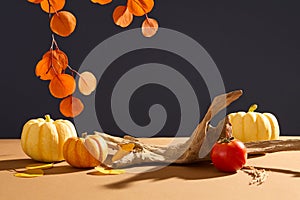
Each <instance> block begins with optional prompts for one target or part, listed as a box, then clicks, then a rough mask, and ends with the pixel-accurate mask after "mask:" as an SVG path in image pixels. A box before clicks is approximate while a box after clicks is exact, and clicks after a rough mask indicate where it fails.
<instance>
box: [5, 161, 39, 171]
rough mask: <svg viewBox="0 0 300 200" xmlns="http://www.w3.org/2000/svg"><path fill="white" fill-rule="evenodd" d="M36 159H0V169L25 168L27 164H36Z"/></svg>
mask: <svg viewBox="0 0 300 200" xmlns="http://www.w3.org/2000/svg"><path fill="white" fill-rule="evenodd" d="M34 163H36V161H34V160H32V159H29V158H28V159H14V160H0V171H2V170H13V169H20V168H24V167H25V166H26V165H29V164H34Z"/></svg>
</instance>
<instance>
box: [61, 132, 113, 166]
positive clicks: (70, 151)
mask: <svg viewBox="0 0 300 200" xmlns="http://www.w3.org/2000/svg"><path fill="white" fill-rule="evenodd" d="M63 155H64V158H65V160H66V161H67V162H68V163H69V164H70V165H71V166H73V167H76V168H92V167H96V166H98V165H99V164H101V163H103V162H104V160H105V159H106V157H107V155H108V147H107V144H106V142H105V141H104V140H103V138H101V137H100V136H95V135H89V136H87V137H86V138H78V137H72V138H69V139H68V140H67V141H66V142H65V144H64V147H63Z"/></svg>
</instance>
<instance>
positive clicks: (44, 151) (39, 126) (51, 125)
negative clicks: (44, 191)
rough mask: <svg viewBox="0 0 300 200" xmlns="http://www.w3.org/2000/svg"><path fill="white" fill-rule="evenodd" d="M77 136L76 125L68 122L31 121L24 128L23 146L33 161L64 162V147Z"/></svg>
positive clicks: (47, 119) (60, 120) (48, 118)
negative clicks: (71, 138) (66, 142)
mask: <svg viewBox="0 0 300 200" xmlns="http://www.w3.org/2000/svg"><path fill="white" fill-rule="evenodd" d="M75 136H77V133H76V130H75V127H74V125H73V124H72V123H71V122H70V121H68V120H62V119H59V120H55V121H54V120H52V119H50V116H49V115H46V119H42V118H38V119H31V120H29V121H28V122H26V123H25V125H24V126H23V130H22V134H21V146H22V149H23V151H24V152H25V153H26V154H27V155H28V156H29V157H31V158H32V159H34V160H37V161H41V162H55V161H61V160H64V157H63V145H64V142H65V141H66V140H67V139H68V138H70V137H75Z"/></svg>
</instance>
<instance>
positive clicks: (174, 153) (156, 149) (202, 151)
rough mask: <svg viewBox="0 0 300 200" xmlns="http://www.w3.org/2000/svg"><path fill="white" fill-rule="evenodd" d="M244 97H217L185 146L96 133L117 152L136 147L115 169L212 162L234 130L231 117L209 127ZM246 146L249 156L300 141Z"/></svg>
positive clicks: (236, 94) (287, 147)
mask: <svg viewBox="0 0 300 200" xmlns="http://www.w3.org/2000/svg"><path fill="white" fill-rule="evenodd" d="M241 95H242V91H241V90H236V91H233V92H230V93H227V94H223V95H220V96H217V97H215V98H214V100H213V101H212V103H211V105H210V107H209V108H208V110H207V113H206V114H205V116H204V118H203V119H202V121H201V122H200V123H199V125H198V126H197V127H196V129H195V130H194V132H193V133H192V135H191V137H190V138H188V139H187V141H185V142H182V143H176V144H170V145H167V146H161V145H155V144H144V143H143V142H141V141H140V140H139V139H138V138H133V137H131V136H125V137H124V138H120V137H115V136H112V135H109V134H105V133H99V132H95V134H99V135H101V136H102V137H103V138H104V139H105V141H106V142H107V144H108V146H109V147H110V148H111V149H114V150H117V151H118V150H120V144H127V143H133V144H134V149H133V150H132V151H130V152H128V154H126V155H124V156H123V157H122V158H121V159H119V160H116V161H114V162H112V164H111V165H112V167H114V168H120V167H127V166H130V165H136V164H141V163H151V162H160V163H178V164H189V163H195V162H199V161H203V160H209V159H210V157H209V153H210V150H211V147H212V145H213V144H214V143H215V142H216V140H217V139H218V138H219V137H222V136H224V134H225V131H228V128H231V125H230V123H229V120H228V118H227V117H226V118H225V119H223V120H222V121H220V122H219V123H218V125H217V126H216V127H213V126H211V125H209V122H210V121H211V119H212V118H213V117H214V116H215V115H216V114H218V113H219V112H220V111H221V110H222V109H224V108H225V107H227V106H228V105H229V104H231V103H232V102H234V101H235V100H237V99H238V98H239V97H240V96H241ZM245 145H246V147H247V151H248V153H249V154H261V153H270V152H277V151H287V150H300V140H273V141H259V142H252V143H245Z"/></svg>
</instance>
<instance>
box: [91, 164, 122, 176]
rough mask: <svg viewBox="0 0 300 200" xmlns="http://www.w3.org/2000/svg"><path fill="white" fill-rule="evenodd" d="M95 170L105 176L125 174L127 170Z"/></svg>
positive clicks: (99, 168) (100, 168) (96, 168)
mask: <svg viewBox="0 0 300 200" xmlns="http://www.w3.org/2000/svg"><path fill="white" fill-rule="evenodd" d="M95 170H97V171H98V172H100V173H101V174H103V175H119V174H124V173H125V170H122V169H104V168H103V167H100V166H97V167H95Z"/></svg>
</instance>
